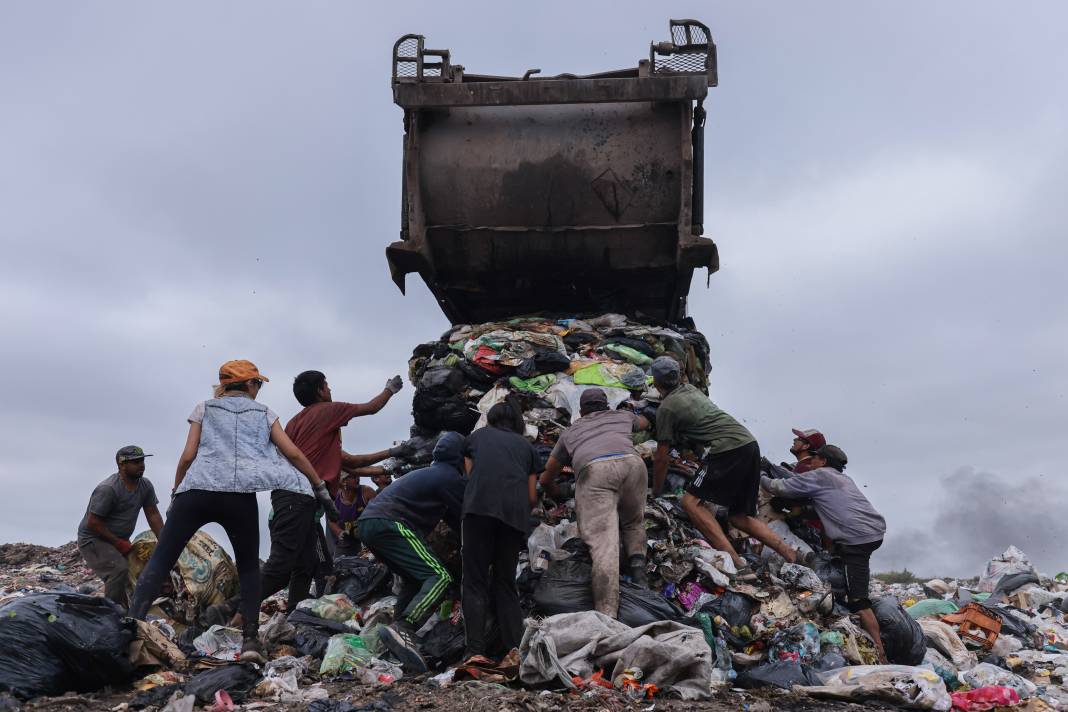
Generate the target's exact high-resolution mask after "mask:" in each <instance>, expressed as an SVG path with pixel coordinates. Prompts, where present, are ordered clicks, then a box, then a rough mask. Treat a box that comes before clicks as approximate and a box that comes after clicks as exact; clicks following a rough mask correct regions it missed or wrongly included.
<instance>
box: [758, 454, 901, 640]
mask: <svg viewBox="0 0 1068 712" xmlns="http://www.w3.org/2000/svg"><path fill="white" fill-rule="evenodd" d="M847 462H848V460H847V459H846V454H845V453H844V452H843V451H842V449H841V448H838V447H835V446H834V445H824V446H823V447H821V448H820V449H819V450H817V451H816V452H815V453H814V454H813V456H812V464H813V465H814V466H815V468H814V469H812V470H810V471H809V472H807V473H805V475H804V476H803V477H791V478H788V479H782V480H773V479H771V478H770V477H763V478H761V486H763V487H764V488H765V489H766V490H768V491H769V492H771V493H772V494H775V495H778V496H782V497H807V498H809V499H811V500H812V503H813V505H814V506H815V508H816V513H817V514H819V517H820V521H822V522H823V528H824V530H825V531H826V532H827V536H828V537H829V538H830V539H831V541H832V542H833V544H832V552H833V553H834V554H835V555H836V556H838V557H839V558H840V559H841V560H842V563H843V564H844V565H845V578H846V597H847V601H846V607H847V608H848V609H849V610H850V611H852V612H853V613H856V614H857V615H858V616H859V617H860V623H861V625H862V626H863V627H864V630H865V631H867V633H868V635H870V636H871V638H872V640H873V641H874V642H875V646H876V648H877V649H878V651H879V657H880V660H882V661H885V660H886V653H885V652H884V651H883V644H882V639H881V638H880V637H879V622H878V621H877V620H876V618H875V613H873V612H872V609H871V599H869V598H868V583H869V579H870V577H871V565H870V562H871V555H872V553H873V552H874V551H875V550H876V549H878V548H879V547H880V546H882V543H883V536H884V535H885V534H886V520H885V519H883V516H882V515H881V514H879V513H878V512H877V511H875V508H874V507H873V506H872V505H871V502H869V501H868V498H867V497H865V496H864V494H863V493H862V492H861V491H860V488H859V487H857V484H856V483H855V482H854V481H853V478H851V477H850V476H849V475H846V474H845V473H844V470H845V466H846V463H847ZM814 556H815V554H813V553H811V552H809V553H808V554H806V555H805V556H804V557H803V558H802V560H801V561H799V563H802V564H805V565H806V566H808V565H810V564H811V563H812V558H813V557H814Z"/></svg>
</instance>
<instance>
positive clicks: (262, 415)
mask: <svg viewBox="0 0 1068 712" xmlns="http://www.w3.org/2000/svg"><path fill="white" fill-rule="evenodd" d="M267 380H268V379H267V377H266V376H263V375H261V374H260V372H259V370H258V369H257V368H256V366H255V365H254V364H253V363H251V362H250V361H243V360H241V361H227V362H226V363H224V364H223V365H222V366H221V367H220V368H219V385H218V386H216V389H215V397H214V398H212V399H211V400H208V401H204V402H203V403H200V404H198V405H197V407H196V408H194V409H193V412H192V413H191V414H190V416H189V436H188V437H187V438H186V443H185V449H184V450H183V451H182V456H181V458H179V460H178V471H177V473H176V474H175V478H174V490H173V491H172V493H171V497H172V499H171V507H170V510H169V511H168V512H167V523H166V524H165V525H164V526H163V531H162V532H161V533H160V537H159V542H158V543H157V545H156V549H155V551H153V552H152V557H151V558H150V559H149V560H148V564H146V566H145V570H144V571H143V572H142V573H141V576H140V578H139V579H138V580H137V588H136V590H135V591H134V597H133V601H132V602H131V603H130V617H131V618H137V619H142V620H143V619H144V617H145V614H146V613H147V612H148V607H149V605H151V603H152V601H153V600H154V599H155V597H156V596H157V594H158V593H159V590H160V587H161V586H162V584H163V581H164V579H165V578H166V577H167V576H168V574H169V572H170V570H171V567H172V566H174V564H175V562H176V561H177V560H178V557H179V555H180V554H181V553H182V549H184V548H185V545H186V544H187V543H188V542H189V540H190V538H192V536H193V535H194V534H195V533H196V532H197V530H198V529H200V528H201V527H202V526H204V525H205V524H207V523H209V522H216V523H218V524H220V525H222V527H223V529H224V530H226V535H227V536H228V537H230V543H231V545H232V546H233V548H234V558H235V559H236V563H237V573H238V578H239V583H240V586H241V605H240V608H239V610H240V612H241V614H242V616H243V617H244V621H245V622H244V630H243V633H244V645H243V646H242V650H241V659H242V660H250V661H252V662H259V663H261V664H262V663H263V662H264V658H263V650H262V648H261V647H260V644H259V641H258V639H257V633H258V628H259V622H258V621H259V609H260V566H259V549H260V525H259V512H258V508H257V506H256V493H257V492H262V491H268V490H277V489H281V490H289V491H291V492H299V493H300V494H306V495H309V496H314V497H315V498H316V499H318V500H319V502H320V504H321V505H322V507H323V508H324V509H325V510H326V512H327V516H330V517H331V518H334V519H336V517H337V509H336V508H335V507H334V502H333V499H331V497H330V494H329V492H327V489H326V483H324V482H323V481H322V480H320V479H319V475H317V474H316V472H315V468H313V467H312V465H311V463H310V462H308V459H307V458H306V457H305V456H304V454H303V453H301V451H300V450H298V449H297V447H296V446H295V445H294V444H293V442H292V441H291V440H290V439H289V437H288V436H287V435H286V434H285V431H284V430H282V426H281V425H280V424H279V422H278V416H277V415H275V414H274V412H273V411H271V409H270V408H268V407H267V406H265V405H263V404H262V403H257V402H256V395H257V394H258V393H259V392H260V387H261V386H262V385H263V383H264V381H267Z"/></svg>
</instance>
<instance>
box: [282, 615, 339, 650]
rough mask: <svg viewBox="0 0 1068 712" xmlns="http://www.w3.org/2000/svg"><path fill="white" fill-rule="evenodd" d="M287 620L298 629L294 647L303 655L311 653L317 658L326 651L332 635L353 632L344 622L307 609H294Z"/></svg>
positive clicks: (295, 634) (294, 636)
mask: <svg viewBox="0 0 1068 712" xmlns="http://www.w3.org/2000/svg"><path fill="white" fill-rule="evenodd" d="M286 620H287V621H288V622H289V623H290V624H291V625H292V626H293V627H294V628H296V629H297V632H296V633H294V634H293V647H295V648H296V649H297V650H298V651H299V652H300V654H301V655H311V656H312V657H315V658H321V657H323V655H324V654H325V653H326V644H327V643H328V642H329V640H330V637H331V636H334V635H337V634H338V633H351V632H352V629H351V628H349V627H348V626H346V625H345V624H344V623H338V622H336V621H328V620H325V619H323V618H319V617H318V616H314V615H312V614H311V613H309V612H308V611H305V610H299V609H298V610H296V611H293V612H292V613H290V614H289V615H288V616H287V617H286Z"/></svg>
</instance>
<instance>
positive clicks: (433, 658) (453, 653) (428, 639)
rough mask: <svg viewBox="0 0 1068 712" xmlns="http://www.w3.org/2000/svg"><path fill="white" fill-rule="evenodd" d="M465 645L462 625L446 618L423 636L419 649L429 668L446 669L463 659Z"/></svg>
mask: <svg viewBox="0 0 1068 712" xmlns="http://www.w3.org/2000/svg"><path fill="white" fill-rule="evenodd" d="M465 644H466V640H465V638H464V624H463V623H453V622H452V620H451V619H448V618H446V619H445V620H443V621H438V622H437V624H436V625H435V626H434V627H433V628H431V629H430V632H429V633H427V634H426V635H425V636H423V639H422V640H421V641H420V643H419V649H420V651H421V652H422V654H423V658H424V659H425V660H426V661H427V663H428V664H429V665H430V667H432V668H438V667H448V666H449V665H452V664H453V663H455V662H458V661H459V660H460V658H462V657H463V655H464V645H465Z"/></svg>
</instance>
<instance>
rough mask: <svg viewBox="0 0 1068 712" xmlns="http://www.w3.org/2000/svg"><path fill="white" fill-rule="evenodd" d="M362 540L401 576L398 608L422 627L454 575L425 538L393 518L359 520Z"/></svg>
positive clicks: (416, 626) (409, 621)
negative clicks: (402, 586)
mask: <svg viewBox="0 0 1068 712" xmlns="http://www.w3.org/2000/svg"><path fill="white" fill-rule="evenodd" d="M356 527H357V529H358V530H359V532H360V541H362V542H363V543H364V545H365V546H367V548H368V549H370V550H371V553H373V554H374V555H375V558H376V559H378V560H380V561H381V562H382V563H384V564H385V565H386V566H388V567H389V570H390V571H392V572H393V573H395V574H396V575H398V576H400V577H401V580H402V581H403V582H404V588H403V590H402V591H401V595H400V596H398V597H397V611H398V612H402V613H401V616H402V617H403V619H404V620H405V621H407V622H408V623H409V624H410V625H412V626H413V627H415V628H419V627H420V626H422V625H423V623H425V622H426V619H427V618H429V617H430V614H431V613H433V612H434V609H435V608H436V607H437V605H438V604H439V603H441V599H442V597H443V596H444V595H445V590H446V589H447V588H448V587H449V584H451V583H452V576H450V575H449V572H448V571H447V570H446V569H445V565H444V564H442V563H441V561H440V560H438V557H436V556H434V552H432V551H431V550H430V547H429V546H428V545H427V543H426V541H424V540H423V537H421V536H419V535H418V534H416V533H415V532H414V531H412V530H411V529H409V528H408V527H406V526H404V525H403V524H401V523H400V522H397V521H394V520H392V519H360V520H359V522H357V524H356Z"/></svg>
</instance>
